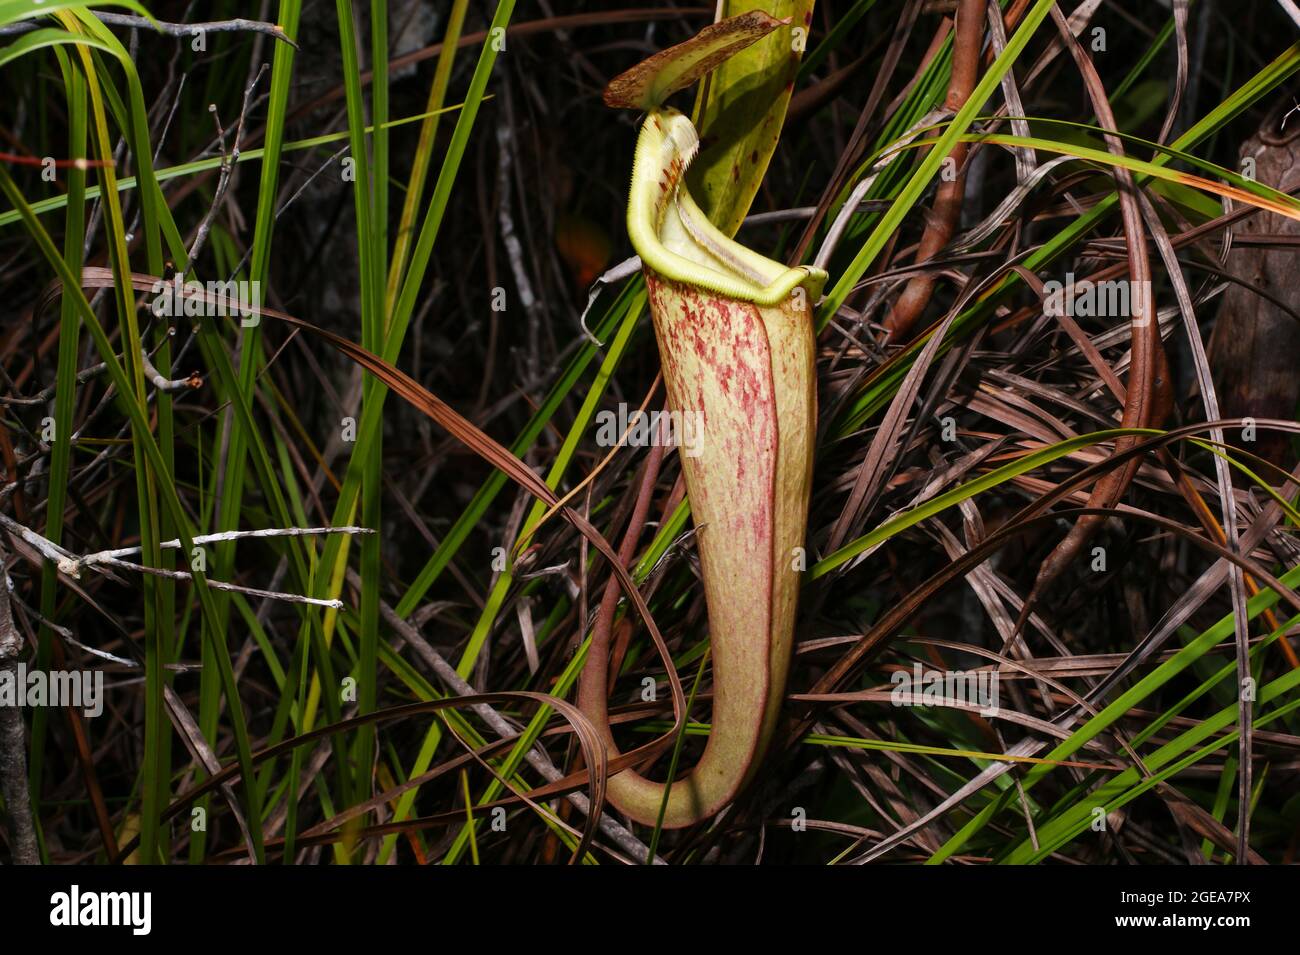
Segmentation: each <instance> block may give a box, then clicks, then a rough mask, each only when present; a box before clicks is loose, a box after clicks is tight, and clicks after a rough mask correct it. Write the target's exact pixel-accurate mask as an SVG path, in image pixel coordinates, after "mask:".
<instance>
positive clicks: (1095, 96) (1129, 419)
mask: <svg viewBox="0 0 1300 955" xmlns="http://www.w3.org/2000/svg"><path fill="white" fill-rule="evenodd" d="M1052 18H1053V20H1054V21H1055V22H1056V25H1057V27H1058V28H1059V29H1060V31H1061V36H1062V38H1063V39H1064V41H1065V44H1066V45H1067V46H1068V47H1069V48H1070V53H1071V54H1072V55H1073V56H1074V61H1075V64H1076V65H1077V66H1078V68H1079V73H1080V75H1081V76H1082V77H1083V81H1084V86H1085V87H1086V88H1087V90H1088V96H1089V98H1090V99H1091V100H1092V104H1093V109H1094V110H1095V111H1096V113H1097V119H1098V121H1099V122H1100V125H1101V126H1102V128H1103V129H1107V130H1110V129H1115V128H1116V127H1115V114H1114V112H1113V111H1112V110H1111V108H1110V101H1109V100H1108V99H1107V98H1106V89H1105V87H1104V86H1103V85H1102V82H1101V77H1100V76H1099V75H1098V74H1097V70H1096V67H1094V66H1093V63H1092V60H1091V59H1089V57H1088V55H1087V53H1085V52H1084V50H1083V48H1082V47H1081V46H1079V43H1078V41H1077V40H1075V38H1074V35H1073V34H1072V33H1071V32H1070V28H1069V25H1068V24H1067V23H1066V20H1065V17H1064V16H1062V15H1061V12H1060V11H1059V10H1057V9H1055V8H1053V9H1052ZM1105 139H1106V148H1107V149H1109V150H1110V151H1111V152H1112V153H1114V154H1115V155H1122V154H1123V151H1124V147H1123V144H1122V143H1121V141H1120V139H1119V137H1118V136H1115V135H1114V134H1112V133H1106V134H1105ZM1115 183H1116V186H1117V187H1118V189H1119V204H1120V212H1121V215H1122V218H1123V222H1124V237H1125V240H1126V242H1127V246H1128V271H1129V277H1130V280H1131V282H1132V285H1133V289H1134V291H1133V294H1131V295H1130V296H1129V301H1130V306H1131V312H1132V315H1131V316H1130V341H1131V346H1130V347H1131V351H1132V363H1131V369H1130V372H1129V380H1128V385H1127V388H1126V394H1125V396H1124V411H1123V414H1122V415H1121V417H1120V427H1122V428H1145V427H1150V426H1151V425H1153V424H1158V423H1159V422H1160V421H1162V420H1163V419H1164V417H1165V415H1167V414H1168V412H1169V402H1168V401H1162V400H1159V398H1160V392H1159V389H1158V388H1157V381H1158V379H1160V378H1161V377H1163V380H1164V387H1165V388H1168V379H1169V375H1168V371H1167V365H1166V364H1165V356H1164V348H1163V346H1162V345H1161V342H1160V329H1159V325H1158V324H1157V322H1156V317H1155V310H1154V307H1153V304H1154V303H1152V302H1151V301H1150V298H1151V295H1150V293H1149V292H1148V291H1147V290H1148V289H1150V287H1151V262H1150V258H1149V256H1148V254H1147V245H1146V232H1145V231H1144V227H1143V224H1142V212H1141V209H1140V208H1139V206H1138V201H1137V195H1136V192H1135V190H1136V186H1135V184H1134V182H1133V175H1132V173H1131V172H1129V171H1128V170H1127V169H1123V168H1119V167H1116V169H1115ZM1162 370H1163V375H1162V374H1161V371H1162ZM1137 443H1138V438H1137V437H1136V436H1134V437H1122V438H1118V439H1117V440H1116V441H1115V453H1116V454H1118V453H1120V452H1122V451H1127V450H1128V449H1129V448H1132V447H1134V446H1135V445H1136V444H1137ZM1141 463H1142V462H1141V459H1140V458H1136V457H1135V458H1133V459H1131V460H1129V461H1127V462H1126V463H1125V464H1124V465H1123V466H1122V467H1120V468H1119V469H1117V470H1112V471H1108V472H1107V473H1106V474H1105V475H1104V476H1103V477H1101V478H1100V479H1099V480H1098V481H1097V483H1096V484H1095V485H1094V486H1093V489H1092V493H1091V494H1090V495H1089V496H1088V507H1089V508H1090V509H1091V508H1098V509H1101V508H1113V507H1114V506H1115V505H1116V504H1117V503H1118V502H1119V499H1120V498H1121V497H1123V495H1124V491H1125V490H1126V489H1127V488H1128V486H1129V484H1130V483H1132V481H1133V477H1134V476H1135V475H1136V474H1137V470H1138V467H1139V466H1140V465H1141ZM1104 520H1105V518H1104V517H1103V515H1101V514H1086V515H1084V516H1082V517H1080V518H1079V520H1078V521H1077V522H1076V523H1075V525H1074V526H1073V527H1072V528H1070V531H1069V533H1068V534H1067V535H1066V536H1065V539H1064V540H1062V541H1061V542H1060V543H1059V544H1057V545H1056V547H1055V548H1054V549H1053V550H1052V552H1051V553H1050V554H1048V555H1047V558H1046V559H1045V560H1044V561H1043V563H1042V566H1041V567H1039V569H1038V576H1037V578H1036V579H1035V580H1034V586H1033V589H1032V590H1031V591H1030V593H1029V597H1028V598H1027V599H1026V600H1025V603H1024V606H1023V608H1022V609H1021V612H1020V619H1019V620H1018V621H1017V622H1016V632H1017V633H1018V632H1019V631H1020V630H1021V628H1023V627H1024V624H1025V621H1026V620H1028V619H1029V615H1030V613H1031V612H1032V611H1033V608H1034V606H1035V604H1036V603H1037V601H1038V599H1039V598H1040V597H1041V596H1042V594H1043V593H1044V592H1045V591H1046V590H1047V589H1048V588H1049V587H1050V586H1051V585H1052V583H1053V582H1054V581H1055V580H1056V579H1057V578H1058V577H1060V576H1061V574H1062V573H1063V572H1064V571H1065V569H1066V568H1067V567H1068V566H1069V565H1070V564H1071V563H1072V562H1073V561H1074V559H1075V558H1076V557H1077V556H1078V555H1079V553H1080V552H1081V551H1082V550H1083V548H1084V546H1085V545H1086V544H1087V543H1088V541H1089V540H1090V539H1091V538H1092V536H1093V534H1095V533H1096V532H1097V528H1098V527H1100V526H1101V523H1102V522H1103V521H1104Z"/></svg>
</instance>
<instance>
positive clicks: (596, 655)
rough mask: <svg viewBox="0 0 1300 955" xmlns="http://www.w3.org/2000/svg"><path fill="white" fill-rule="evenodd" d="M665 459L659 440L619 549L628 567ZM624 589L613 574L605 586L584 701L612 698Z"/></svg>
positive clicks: (582, 689)
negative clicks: (614, 638)
mask: <svg viewBox="0 0 1300 955" xmlns="http://www.w3.org/2000/svg"><path fill="white" fill-rule="evenodd" d="M663 458H664V449H663V446H662V442H658V441H656V442H655V443H654V445H653V446H652V447H651V448H650V453H649V455H647V457H646V463H645V470H644V472H643V473H642V475H641V486H640V488H639V490H638V491H637V497H636V503H635V504H634V505H633V507H632V516H631V517H630V518H628V522H627V531H626V532H625V533H624V534H623V540H622V543H621V544H620V545H619V548H618V559H619V561H620V562H621V563H622V565H623V566H624V567H627V566H628V565H629V564H630V563H631V562H632V558H633V557H634V556H635V555H636V542H637V541H638V540H640V539H641V531H642V530H644V529H645V522H646V517H647V516H648V515H649V513H650V502H651V500H652V499H653V497H654V489H655V484H656V483H657V482H658V480H659V466H660V465H661V464H662V463H663ZM620 590H621V588H620V587H619V585H618V578H617V577H615V576H613V575H612V574H611V575H610V578H609V581H608V582H607V583H606V584H605V593H604V595H603V596H602V597H601V601H600V608H599V609H598V610H597V611H596V619H595V622H594V623H593V624H592V628H591V648H590V649H589V650H588V651H587V665H586V666H585V667H584V668H583V670H582V677H581V678H580V680H579V683H578V698H579V699H580V700H581V699H583V698H584V695H585V694H591V695H597V696H599V698H600V699H601V700H602V701H603V700H604V699H605V698H606V697H607V695H608V691H609V682H610V681H609V670H610V667H609V655H610V637H611V635H612V633H613V629H614V613H615V611H616V610H617V609H618V596H619V592H620Z"/></svg>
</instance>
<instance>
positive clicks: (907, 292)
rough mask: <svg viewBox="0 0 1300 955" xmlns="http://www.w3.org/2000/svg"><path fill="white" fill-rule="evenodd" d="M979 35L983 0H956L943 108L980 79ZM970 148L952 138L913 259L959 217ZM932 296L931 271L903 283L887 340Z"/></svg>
mask: <svg viewBox="0 0 1300 955" xmlns="http://www.w3.org/2000/svg"><path fill="white" fill-rule="evenodd" d="M983 37H984V0H961V4H960V6H959V7H958V8H957V30H956V33H955V34H954V36H953V45H952V79H951V80H950V81H949V83H948V97H947V99H945V100H944V108H945V109H948V110H950V111H951V112H954V113H955V112H956V111H957V110H959V109H961V108H962V107H963V106H965V105H966V101H967V100H968V99H970V94H971V92H972V91H973V90H974V89H975V83H976V82H977V81H978V79H979V65H980V64H979V59H980V41H981V40H982V39H983ZM969 150H970V145H969V144H968V143H957V144H956V145H955V146H953V148H952V152H950V153H949V154H948V158H949V159H950V160H951V161H952V166H951V167H950V168H952V169H953V170H954V175H953V177H952V178H951V179H947V178H945V179H943V180H942V181H941V182H940V183H939V188H938V190H937V191H936V192H935V196H934V207H933V208H932V209H931V210H930V214H929V216H928V217H927V222H926V226H925V232H924V233H923V234H922V236H921V242H920V244H919V245H917V247H916V261H917V262H918V263H922V262H925V261H926V260H928V259H930V258H932V257H934V256H935V255H937V254H938V253H939V252H941V251H942V250H943V248H944V246H946V245H947V244H948V242H949V241H951V239H952V236H953V233H954V232H956V231H957V223H958V222H959V221H960V220H961V207H962V201H963V199H964V197H965V194H966V171H965V169H963V168H962V167H963V164H964V163H965V161H966V154H967V153H968V152H969ZM933 295H934V276H933V275H918V276H916V277H915V278H913V279H912V280H911V281H910V282H908V283H907V286H906V287H905V288H904V289H903V293H902V294H901V295H900V296H899V297H898V300H897V301H896V302H895V303H894V307H893V308H892V309H890V311H889V314H888V315H887V316H885V320H884V323H883V324H884V326H885V330H886V332H887V339H886V340H887V341H891V342H901V341H906V340H907V339H908V337H909V336H910V334H911V331H912V327H913V326H914V325H915V324H916V320H917V319H918V318H920V317H921V315H922V313H923V312H924V311H925V308H926V306H927V305H929V304H930V299H931V297H932V296H933Z"/></svg>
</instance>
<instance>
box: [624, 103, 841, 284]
mask: <svg viewBox="0 0 1300 955" xmlns="http://www.w3.org/2000/svg"><path fill="white" fill-rule="evenodd" d="M699 145H700V140H699V134H698V133H697V132H696V130H695V127H694V125H693V124H692V123H691V121H690V120H689V119H688V118H687V117H686V116H685V115H683V114H682V113H680V112H678V111H677V110H675V109H672V108H670V107H659V108H656V109H653V110H651V111H650V113H649V114H648V115H647V116H646V119H645V122H644V123H643V124H642V126H641V134H640V136H639V137H638V138H637V145H636V158H635V160H634V162H633V166H632V188H631V194H630V196H629V201H628V210H627V229H628V236H629V237H630V238H631V240H632V246H633V248H635V249H636V251H637V254H638V255H640V256H641V261H642V262H643V263H644V264H645V265H646V266H648V267H649V268H651V269H653V270H654V271H655V272H656V273H658V274H659V275H661V276H663V277H664V278H667V279H670V280H673V281H677V282H684V283H686V284H690V285H694V286H698V287H700V288H704V289H707V290H709V291H711V292H716V293H718V294H720V295H725V296H727V297H728V298H733V299H737V300H739V301H744V302H752V303H754V304H756V305H763V306H766V305H775V304H777V303H778V302H782V301H784V300H785V299H786V298H788V297H789V296H790V294H791V293H792V292H793V291H794V290H795V289H796V288H803V289H804V290H805V292H806V294H807V295H808V296H809V301H810V302H815V301H816V300H817V298H818V296H820V295H821V290H822V286H823V285H824V284H825V283H826V277H827V276H826V273H825V272H824V271H822V270H821V269H818V268H813V267H811V266H799V267H797V268H787V267H786V266H784V265H782V264H781V263H780V262H774V261H772V260H771V259H769V258H766V257H765V256H762V255H759V254H758V253H757V252H754V251H752V250H751V249H747V248H745V247H744V246H743V245H741V244H740V243H739V242H735V241H734V240H732V239H731V238H729V237H728V236H726V235H724V234H723V233H722V232H720V231H719V230H718V229H717V228H716V227H715V226H714V225H713V224H712V223H711V222H709V218H708V216H707V215H705V214H704V212H703V211H702V210H701V209H700V207H699V206H698V205H697V204H696V202H695V200H694V198H693V197H692V196H691V194H690V190H689V189H688V188H687V187H686V181H685V180H686V171H687V169H689V168H690V164H691V162H692V160H694V158H695V156H696V155H697V154H698V153H699Z"/></svg>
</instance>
